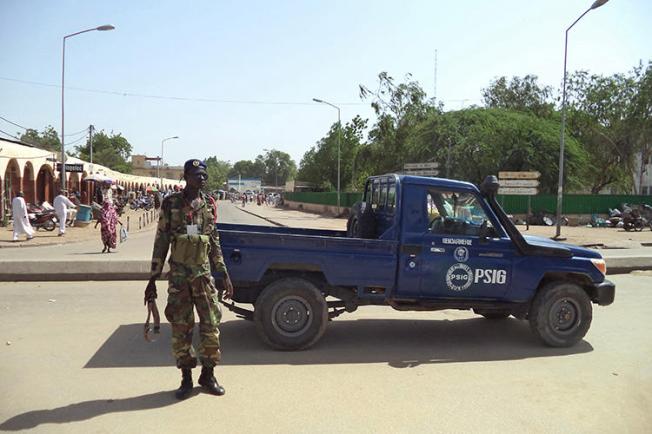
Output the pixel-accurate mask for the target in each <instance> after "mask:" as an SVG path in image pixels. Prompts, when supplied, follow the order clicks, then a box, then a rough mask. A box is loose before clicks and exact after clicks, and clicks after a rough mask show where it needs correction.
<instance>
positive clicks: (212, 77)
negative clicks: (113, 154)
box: [0, 0, 652, 164]
mask: <svg viewBox="0 0 652 434" xmlns="http://www.w3.org/2000/svg"><path fill="white" fill-rule="evenodd" d="M590 4H591V0H540V1H527V0H519V1H516V0H492V1H481V0H466V1H464V0H457V1H450V0H449V1H438V0H430V1H427V0H426V1H416V0H414V1H413V0H402V1H385V0H365V1H355V0H350V1H340V0H329V1H308V0H305V1H298V0H297V1H283V0H279V1H220V0H211V1H208V0H197V1H161V0H157V1H144V0H143V1H127V0H112V1H91V0H89V1H81V0H80V1H73V0H57V1H51V0H0V42H1V45H0V46H1V47H2V48H1V50H0V116H2V117H5V118H7V119H9V120H11V121H13V122H16V123H18V124H20V125H23V126H26V127H30V128H35V129H38V130H41V129H42V128H43V127H44V126H46V125H48V124H51V125H52V126H54V127H55V128H56V129H57V131H60V130H61V105H60V104H61V103H60V98H61V96H60V95H61V94H60V87H59V86H60V83H61V45H62V37H63V36H64V35H66V34H69V33H73V32H77V31H80V30H84V29H87V28H91V27H96V26H99V25H102V24H112V25H114V26H115V27H116V29H115V30H113V31H110V32H89V33H85V34H82V35H79V36H76V37H73V38H70V39H68V42H67V44H66V87H67V88H68V89H69V90H67V92H66V134H68V133H74V132H77V131H79V130H81V129H83V128H85V127H87V126H88V125H89V124H94V125H95V126H96V128H98V129H104V130H106V131H114V132H116V133H117V132H120V133H122V134H123V135H124V136H125V137H126V138H127V139H128V140H129V141H130V142H131V143H132V145H133V147H134V153H144V154H147V155H150V156H156V155H158V154H160V149H161V139H163V138H165V137H169V136H174V135H178V136H179V137H180V139H179V140H175V141H169V142H166V145H165V153H164V154H165V155H164V157H165V160H166V161H167V162H169V163H170V164H181V163H182V162H183V161H185V160H186V159H188V158H193V157H208V156H212V155H216V156H217V157H218V158H220V159H223V160H229V161H231V162H232V163H233V162H235V161H237V160H241V159H253V158H255V156H256V155H257V154H259V153H262V152H263V149H269V148H276V149H280V150H282V151H285V152H288V153H289V154H290V155H291V156H292V157H293V158H294V159H295V160H296V162H297V164H299V162H300V160H301V157H302V156H303V154H304V152H305V151H307V150H308V149H309V148H310V147H311V146H313V145H314V144H315V142H316V141H318V140H319V139H320V138H321V137H323V136H324V135H325V133H326V132H327V130H328V128H329V127H330V126H331V124H332V123H333V122H335V120H336V116H337V112H336V111H335V110H334V109H332V108H330V107H328V106H324V105H319V104H316V103H313V102H311V100H312V98H315V97H316V98H320V99H324V100H327V101H330V102H333V103H335V104H338V105H341V109H342V120H343V121H347V120H349V119H350V118H352V117H353V116H355V115H356V114H360V115H362V116H363V117H368V118H371V119H372V120H373V113H372V112H371V109H370V108H369V104H368V103H365V102H361V101H360V99H359V95H358V86H359V84H367V85H369V86H370V87H373V86H374V85H375V84H376V77H377V75H378V73H379V72H381V71H387V72H389V73H390V75H392V76H394V77H395V78H397V79H402V78H403V77H404V75H405V74H406V73H412V74H413V77H414V78H415V79H416V80H418V81H419V82H420V83H421V85H422V86H423V87H424V89H426V91H427V92H428V95H429V96H433V93H434V75H435V74H434V59H435V50H437V53H438V55H437V57H438V72H437V97H438V98H439V99H440V100H442V101H443V102H444V103H445V107H446V109H447V110H457V109H459V108H461V107H463V106H468V105H470V104H480V102H481V90H482V88H483V87H486V86H487V85H488V84H489V83H490V81H491V80H492V79H493V78H495V77H498V76H501V75H506V76H513V75H519V76H522V75H525V74H535V75H538V76H539V78H540V80H541V82H542V83H543V84H549V85H553V86H559V84H560V83H561V78H562V71H563V47H564V31H565V29H566V27H568V26H569V25H570V24H571V23H572V22H573V21H574V20H575V19H576V18H577V17H578V16H579V15H580V14H581V13H582V12H583V11H584V10H586V9H587V8H588V7H589V6H590ZM649 59H652V1H650V0H611V1H610V2H609V3H607V4H606V5H604V6H602V7H601V8H599V9H596V10H593V11H591V12H590V13H589V14H588V15H587V16H585V17H584V18H583V19H582V20H581V21H580V22H579V23H578V24H577V25H576V26H575V27H574V28H573V29H572V30H571V32H570V39H569V60H568V68H569V70H570V71H572V70H575V69H587V70H590V71H591V72H594V73H601V74H611V73H614V72H625V71H627V70H629V69H631V68H632V67H633V66H635V65H636V64H638V62H639V61H641V60H642V61H643V62H647V60H649ZM15 80H22V81H28V82H32V83H23V82H19V81H15ZM38 83H41V84H38ZM45 84H47V85H49V86H45ZM72 88H82V89H93V90H99V91H109V92H116V93H117V94H113V93H101V92H99V93H98V92H88V91H83V90H76V89H72ZM126 94H139V95H154V96H169V97H182V98H188V99H190V100H175V99H159V98H147V97H143V96H129V95H126ZM201 99H205V100H206V99H208V100H211V101H201ZM0 130H3V131H7V132H9V133H12V134H16V133H19V132H20V131H21V129H20V128H18V127H15V126H13V125H11V124H7V123H6V122H5V121H3V120H0ZM77 137H80V136H73V137H70V138H67V139H66V141H67V142H70V141H73V140H75V139H76V138H77Z"/></svg>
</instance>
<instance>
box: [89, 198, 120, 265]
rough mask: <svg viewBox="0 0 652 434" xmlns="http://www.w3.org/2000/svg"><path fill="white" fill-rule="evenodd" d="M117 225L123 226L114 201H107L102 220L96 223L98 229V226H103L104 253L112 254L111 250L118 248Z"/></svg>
mask: <svg viewBox="0 0 652 434" xmlns="http://www.w3.org/2000/svg"><path fill="white" fill-rule="evenodd" d="M116 223H120V225H122V223H121V222H120V220H118V214H117V213H116V211H115V207H114V206H113V201H111V200H105V201H104V204H102V211H101V212H100V218H99V219H98V220H97V223H95V227H97V225H98V224H100V225H101V226H100V228H101V233H102V244H104V248H103V249H102V253H104V252H106V253H111V249H115V248H116V239H117V231H116Z"/></svg>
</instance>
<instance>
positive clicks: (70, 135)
mask: <svg viewBox="0 0 652 434" xmlns="http://www.w3.org/2000/svg"><path fill="white" fill-rule="evenodd" d="M0 119H2V120H3V121H5V122H8V123H10V124H11V125H14V126H17V127H18V128H22V129H24V130H25V131H27V130H34V131H38V130H37V129H36V128H28V127H24V126H22V125H20V124H17V123H16V122H13V121H10V120H9V119H7V118H5V117H3V116H0ZM87 131H88V127H86V128H84V129H81V130H79V131H76V132H74V133H70V134H65V137H72V136H76V135H78V134H80V133H85V132H87ZM57 136H60V134H59V133H57Z"/></svg>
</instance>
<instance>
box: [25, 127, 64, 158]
mask: <svg viewBox="0 0 652 434" xmlns="http://www.w3.org/2000/svg"><path fill="white" fill-rule="evenodd" d="M20 141H21V142H25V143H29V144H30V145H34V146H36V147H37V148H41V149H45V150H47V151H52V152H61V140H59V133H57V131H56V130H55V129H54V128H52V126H51V125H48V126H47V127H45V128H43V131H42V132H40V133H39V132H38V131H36V130H34V129H31V128H28V129H27V130H26V131H25V132H24V133H23V134H22V135H21V136H20Z"/></svg>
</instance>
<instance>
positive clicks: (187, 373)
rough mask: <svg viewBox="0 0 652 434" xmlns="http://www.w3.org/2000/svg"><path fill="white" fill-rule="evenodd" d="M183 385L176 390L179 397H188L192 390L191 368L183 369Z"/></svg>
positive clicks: (175, 393)
mask: <svg viewBox="0 0 652 434" xmlns="http://www.w3.org/2000/svg"><path fill="white" fill-rule="evenodd" d="M181 376H182V378H181V386H179V388H178V389H177V390H176V392H174V396H176V398H177V399H186V398H187V397H189V396H190V393H191V392H192V371H191V370H190V368H183V369H181Z"/></svg>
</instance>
